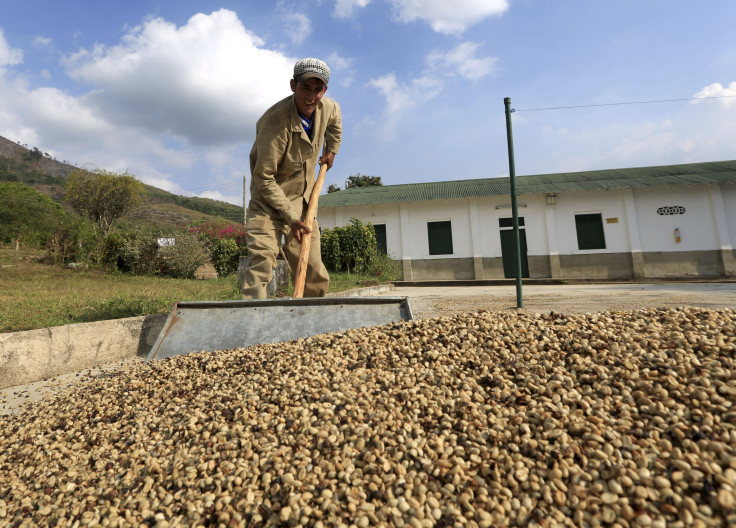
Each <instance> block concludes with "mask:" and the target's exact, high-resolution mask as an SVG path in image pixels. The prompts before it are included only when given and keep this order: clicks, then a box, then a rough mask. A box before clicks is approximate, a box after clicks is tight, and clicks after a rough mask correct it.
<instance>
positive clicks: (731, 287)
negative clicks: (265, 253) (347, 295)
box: [0, 282, 736, 415]
mask: <svg viewBox="0 0 736 528" xmlns="http://www.w3.org/2000/svg"><path fill="white" fill-rule="evenodd" d="M378 295H380V296H399V297H405V296H406V297H409V302H410V304H411V308H412V311H413V313H414V317H415V318H428V317H436V316H442V315H452V314H454V313H458V312H468V311H475V310H480V309H483V310H513V309H515V308H516V286H515V285H510V286H448V287H426V286H423V287H400V288H396V289H394V290H392V291H388V292H384V293H380V294H378ZM522 298H523V304H524V309H525V310H528V311H533V312H539V313H547V312H550V311H554V312H560V313H565V312H567V313H589V312H600V311H621V310H636V309H638V308H656V307H659V306H698V307H702V308H729V309H731V310H736V282H700V283H685V282H677V283H647V284H634V283H631V284H626V283H616V284H578V285H525V286H523V287H522ZM117 366H118V365H114V364H113V365H105V366H102V367H101V368H99V369H93V370H85V371H83V372H78V373H76V374H70V375H67V376H63V377H58V378H54V379H52V380H47V381H41V382H37V383H33V384H29V385H24V386H21V387H11V388H8V389H4V390H0V415H2V414H8V413H14V412H17V411H18V410H19V409H20V408H21V407H22V405H23V404H24V403H26V402H30V401H34V400H38V399H40V398H41V397H43V396H44V395H46V394H49V393H51V392H59V391H60V390H62V389H63V388H64V387H66V386H68V385H69V384H70V383H73V382H74V381H75V380H78V379H81V378H84V377H85V376H104V375H106V371H109V370H113V369H115V368H117Z"/></svg>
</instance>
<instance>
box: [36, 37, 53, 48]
mask: <svg viewBox="0 0 736 528" xmlns="http://www.w3.org/2000/svg"><path fill="white" fill-rule="evenodd" d="M49 44H51V37H40V36H39V37H36V38H35V39H33V45H34V46H38V47H43V46H48V45H49Z"/></svg>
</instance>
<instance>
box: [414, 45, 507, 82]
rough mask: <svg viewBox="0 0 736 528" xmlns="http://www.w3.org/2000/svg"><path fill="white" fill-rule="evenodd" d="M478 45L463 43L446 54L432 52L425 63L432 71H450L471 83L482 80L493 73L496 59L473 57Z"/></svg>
mask: <svg viewBox="0 0 736 528" xmlns="http://www.w3.org/2000/svg"><path fill="white" fill-rule="evenodd" d="M479 47H480V44H478V43H475V42H463V43H461V44H458V45H457V46H455V47H454V48H453V49H451V50H450V51H448V52H446V53H442V52H439V51H434V52H432V53H430V55H429V56H428V57H427V62H428V63H429V65H430V67H431V68H432V69H434V70H437V69H440V70H442V69H444V70H447V69H451V70H453V71H456V72H457V73H458V74H460V75H461V76H462V77H465V78H466V79H469V80H471V81H476V80H478V79H482V78H483V77H486V76H488V75H491V74H492V73H494V71H495V66H496V62H497V60H498V59H497V58H496V57H483V58H478V57H476V56H475V54H476V52H477V51H478V48H479Z"/></svg>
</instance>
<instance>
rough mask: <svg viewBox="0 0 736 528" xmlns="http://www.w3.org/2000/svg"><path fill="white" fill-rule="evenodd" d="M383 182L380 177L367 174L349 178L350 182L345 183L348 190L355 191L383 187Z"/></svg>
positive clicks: (354, 175)
mask: <svg viewBox="0 0 736 528" xmlns="http://www.w3.org/2000/svg"><path fill="white" fill-rule="evenodd" d="M382 186H383V182H382V181H381V177H380V176H366V175H365V174H361V173H359V172H358V173H357V174H353V175H352V176H348V180H347V182H346V183H345V188H346V189H354V188H356V187H382Z"/></svg>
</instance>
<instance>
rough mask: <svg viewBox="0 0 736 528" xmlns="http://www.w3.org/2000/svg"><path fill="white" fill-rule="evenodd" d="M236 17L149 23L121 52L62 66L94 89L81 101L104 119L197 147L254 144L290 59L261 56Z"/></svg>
mask: <svg viewBox="0 0 736 528" xmlns="http://www.w3.org/2000/svg"><path fill="white" fill-rule="evenodd" d="M262 46H263V41H262V40H261V39H260V38H259V37H257V36H256V35H254V34H253V33H251V32H249V31H247V30H246V29H245V28H244V27H243V25H242V23H241V22H240V20H238V18H237V15H236V14H235V13H234V12H232V11H229V10H226V9H221V10H219V11H216V12H214V13H212V14H210V15H204V14H197V15H194V16H193V17H191V18H190V19H189V21H188V22H187V24H186V25H184V26H182V27H176V26H175V25H174V24H172V23H170V22H167V21H165V20H163V19H162V18H152V19H149V20H147V21H146V22H145V23H144V24H142V25H140V26H137V27H135V28H133V29H132V30H130V32H129V33H128V34H126V35H125V36H124V37H123V39H122V42H121V43H120V44H119V45H116V46H112V47H105V46H97V47H95V48H94V49H92V50H82V51H80V52H78V53H76V54H74V55H72V56H71V57H69V58H68V59H67V61H66V64H67V66H68V68H69V73H70V75H71V76H72V77H73V78H75V79H77V80H78V81H80V82H86V83H89V84H90V85H91V86H92V87H93V89H92V90H91V91H90V92H89V93H88V94H87V95H86V96H85V101H86V103H87V104H89V105H90V106H91V107H93V108H94V109H95V110H96V111H97V112H98V113H99V114H100V115H101V116H103V117H104V118H105V119H107V120H109V121H111V122H113V123H117V124H121V125H125V126H132V127H136V128H142V129H146V130H148V131H150V132H152V133H156V134H170V135H172V136H175V137H178V138H182V139H185V140H187V141H189V142H190V143H192V144H196V145H214V144H219V143H228V142H229V143H237V142H242V141H252V139H253V137H254V133H255V129H254V127H252V126H250V127H248V126H244V123H254V122H255V121H256V120H257V119H258V117H260V115H261V114H262V112H263V111H264V110H265V109H266V108H268V107H269V106H270V105H272V104H273V103H274V95H273V94H274V93H284V94H285V95H288V93H289V92H288V82H289V79H290V77H291V70H292V67H293V64H294V60H293V59H291V58H288V57H286V56H284V55H283V54H281V53H279V52H276V51H271V50H268V49H265V48H263V47H262Z"/></svg>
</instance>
